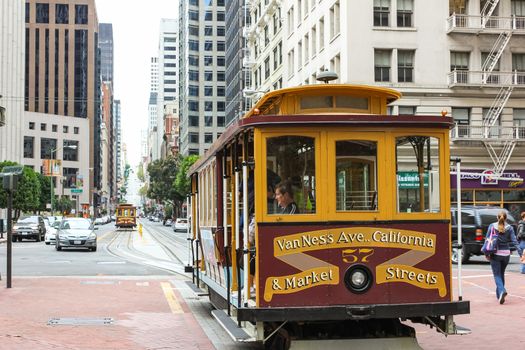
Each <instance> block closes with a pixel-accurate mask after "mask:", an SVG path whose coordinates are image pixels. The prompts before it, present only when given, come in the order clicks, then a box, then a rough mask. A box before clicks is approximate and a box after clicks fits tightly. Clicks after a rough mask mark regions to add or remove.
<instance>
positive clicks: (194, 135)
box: [188, 132, 199, 143]
mask: <svg viewBox="0 0 525 350" xmlns="http://www.w3.org/2000/svg"><path fill="white" fill-rule="evenodd" d="M188 140H189V143H199V133H198V132H190V133H189V134H188Z"/></svg>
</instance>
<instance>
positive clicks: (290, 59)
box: [288, 49, 295, 77]
mask: <svg viewBox="0 0 525 350" xmlns="http://www.w3.org/2000/svg"><path fill="white" fill-rule="evenodd" d="M294 61H295V51H294V49H291V50H290V52H288V76H289V77H291V76H292V75H293V74H294V71H295V68H294Z"/></svg>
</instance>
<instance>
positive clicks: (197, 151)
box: [188, 148, 199, 156]
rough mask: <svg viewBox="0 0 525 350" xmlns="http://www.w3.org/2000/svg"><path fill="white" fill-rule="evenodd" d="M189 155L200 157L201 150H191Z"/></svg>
mask: <svg viewBox="0 0 525 350" xmlns="http://www.w3.org/2000/svg"><path fill="white" fill-rule="evenodd" d="M188 155H190V156H192V155H196V156H198V155H199V150H198V149H196V148H190V149H189V150H188Z"/></svg>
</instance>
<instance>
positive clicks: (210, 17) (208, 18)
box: [204, 11, 213, 21]
mask: <svg viewBox="0 0 525 350" xmlns="http://www.w3.org/2000/svg"><path fill="white" fill-rule="evenodd" d="M204 20H205V21H213V12H211V11H206V14H205V15H204Z"/></svg>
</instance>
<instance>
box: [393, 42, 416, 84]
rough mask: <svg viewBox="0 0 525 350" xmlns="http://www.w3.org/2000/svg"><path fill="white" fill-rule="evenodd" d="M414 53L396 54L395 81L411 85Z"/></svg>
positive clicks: (402, 51)
mask: <svg viewBox="0 0 525 350" xmlns="http://www.w3.org/2000/svg"><path fill="white" fill-rule="evenodd" d="M413 74H414V51H405V50H399V51H398V52H397V81H398V82H400V83H411V82H413V81H414V77H413Z"/></svg>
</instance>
